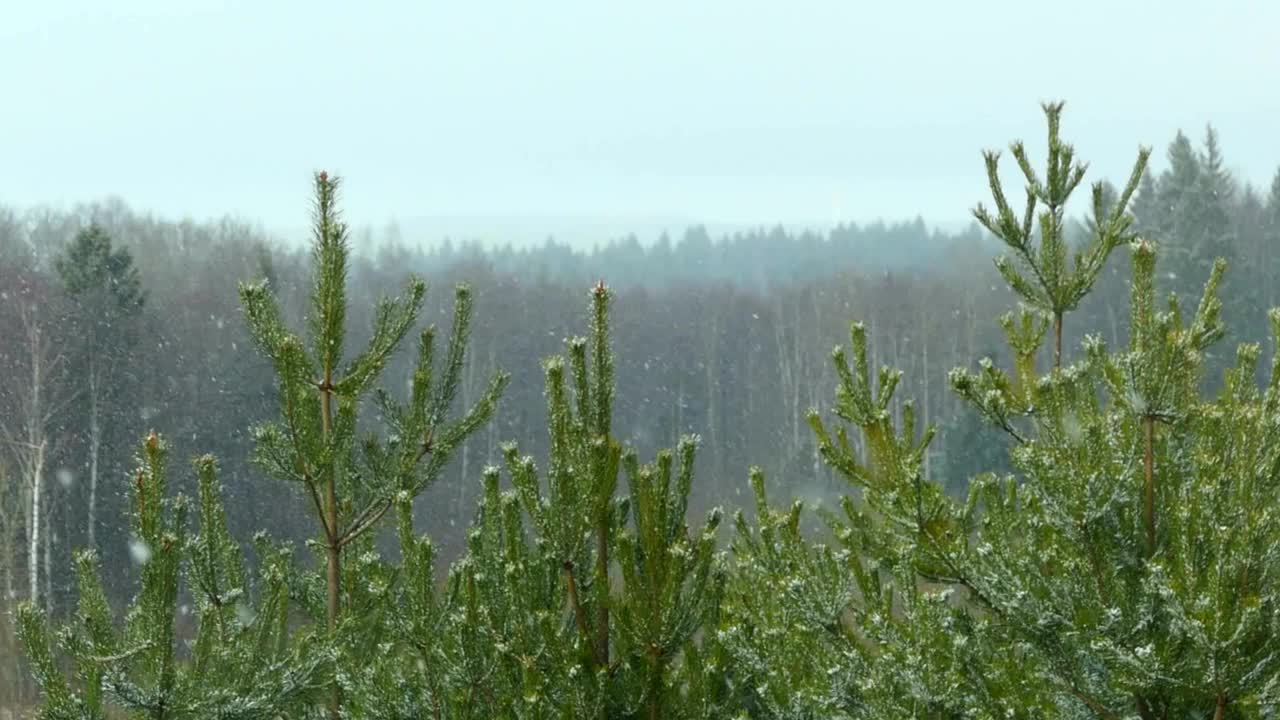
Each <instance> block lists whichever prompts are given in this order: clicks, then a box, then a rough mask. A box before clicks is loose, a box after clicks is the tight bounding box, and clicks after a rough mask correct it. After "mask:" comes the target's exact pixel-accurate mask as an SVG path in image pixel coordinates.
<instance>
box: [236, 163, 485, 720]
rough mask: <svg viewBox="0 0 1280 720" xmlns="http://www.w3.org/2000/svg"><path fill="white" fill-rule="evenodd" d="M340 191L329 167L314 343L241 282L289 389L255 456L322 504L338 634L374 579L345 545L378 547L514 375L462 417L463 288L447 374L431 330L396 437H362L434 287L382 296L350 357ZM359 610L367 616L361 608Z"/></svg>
mask: <svg viewBox="0 0 1280 720" xmlns="http://www.w3.org/2000/svg"><path fill="white" fill-rule="evenodd" d="M338 188H339V180H338V178H336V177H330V176H329V175H328V174H327V173H325V172H319V173H317V174H316V175H315V182H314V189H315V208H314V222H313V228H312V256H313V261H314V266H313V268H312V272H313V274H314V278H313V284H312V289H311V307H310V309H309V314H308V318H307V320H308V329H309V333H308V335H309V337H308V338H307V340H306V341H304V340H303V338H302V337H300V336H299V335H297V334H296V333H294V332H293V331H291V330H290V329H289V328H288V327H287V326H286V325H285V322H284V319H283V317H282V314H281V311H280V309H279V306H278V304H277V302H276V299H275V297H274V296H273V294H272V293H271V292H270V290H269V289H268V287H267V286H266V285H265V284H264V283H258V284H252V285H242V286H241V288H240V296H241V302H242V304H243V306H244V311H245V317H246V320H247V321H248V325H249V330H250V333H251V334H252V336H253V339H254V341H255V342H256V343H257V345H258V347H259V348H260V349H261V351H262V352H263V353H264V354H265V355H266V356H267V357H268V358H270V360H271V362H272V364H273V366H274V368H275V372H276V375H277V379H278V383H279V394H280V410H281V417H280V419H279V420H278V421H276V422H271V423H267V424H264V425H262V426H260V427H258V428H257V429H256V431H255V442H256V445H257V448H256V454H255V460H256V461H257V463H258V464H259V466H260V467H262V468H263V469H264V470H266V471H267V472H268V473H269V474H271V475H273V476H275V477H277V478H280V479H282V480H286V481H289V482H294V483H297V484H298V485H300V486H301V488H302V489H303V490H304V491H305V493H306V494H307V496H308V498H309V500H310V503H311V506H312V509H313V510H314V513H315V518H316V522H317V524H318V525H319V527H320V537H319V542H318V545H319V547H320V549H321V550H322V552H323V556H324V561H325V575H324V580H323V588H324V598H325V601H324V613H323V616H324V618H325V622H326V624H327V626H328V629H329V631H330V632H331V633H336V632H337V631H338V630H339V621H340V620H341V619H342V617H343V616H342V612H341V608H342V605H343V602H344V595H346V594H347V593H349V592H351V588H353V587H354V586H355V585H357V584H359V583H362V582H364V581H365V578H362V577H360V574H359V571H360V570H361V568H363V567H365V566H366V565H369V564H370V563H366V562H364V561H363V557H362V562H361V565H360V566H359V567H356V568H352V569H350V571H348V572H347V573H346V574H344V572H343V567H342V558H343V553H344V550H347V549H348V548H349V547H351V546H353V544H359V543H363V544H364V546H363V547H362V548H359V545H357V546H356V547H357V548H359V549H363V550H365V551H366V552H367V551H370V550H371V545H369V539H368V537H366V536H367V534H368V533H369V531H370V530H371V529H372V528H374V527H375V526H376V524H377V523H378V521H379V520H380V519H381V518H382V517H383V516H384V515H385V514H386V512H387V511H389V510H390V509H391V508H392V507H393V506H394V504H395V503H396V502H397V499H399V498H404V497H408V498H410V499H411V498H413V497H416V496H417V495H419V494H420V493H421V492H422V491H423V490H425V489H426V488H427V487H428V486H430V485H431V483H433V482H434V481H435V480H436V479H437V478H438V477H439V476H440V472H441V471H442V470H443V469H444V467H445V465H446V464H447V463H448V461H449V459H450V457H451V456H452V454H453V453H454V451H455V450H456V449H457V448H458V446H459V445H460V444H461V443H462V442H463V441H465V440H466V438H467V437H468V436H469V435H471V434H472V433H473V432H475V431H476V430H477V429H478V428H480V427H481V426H482V425H483V424H484V423H485V422H487V421H488V420H489V418H490V417H491V416H492V415H493V412H494V408H495V406H496V404H497V401H498V398H499V397H500V395H501V393H502V390H503V388H504V387H505V385H506V383H507V378H508V376H507V375H506V374H505V373H497V374H495V375H494V376H493V378H491V380H490V382H489V385H488V388H487V389H486V390H485V392H484V393H483V394H482V395H481V397H480V398H479V399H478V400H477V401H476V403H475V404H474V405H473V406H472V407H470V408H467V409H466V410H465V412H464V413H463V415H462V416H461V417H456V418H451V417H450V414H449V413H450V412H451V409H452V406H453V403H454V399H455V395H456V394H457V389H458V382H459V377H460V373H461V370H462V367H463V358H464V353H465V351H466V345H467V339H468V333H469V330H470V321H471V301H472V298H471V291H470V289H469V288H467V287H466V286H459V287H458V288H457V291H456V296H455V302H454V318H453V329H452V332H451V335H450V337H449V343H448V348H447V349H446V351H445V360H444V363H443V367H442V368H441V369H440V372H439V375H436V374H435V372H436V370H435V367H434V365H435V328H434V326H432V327H428V328H427V329H425V330H423V331H422V333H421V334H420V336H419V341H418V351H417V357H416V363H415V365H414V369H413V374H412V377H411V379H410V390H409V398H408V400H407V401H406V402H404V403H400V402H398V401H396V400H395V399H394V398H393V397H392V396H391V395H390V394H388V393H386V392H377V393H375V397H376V401H377V406H378V410H379V413H380V417H381V420H382V421H383V422H384V423H385V424H386V426H387V428H388V429H389V433H388V435H387V436H386V437H385V439H381V438H379V437H377V436H376V435H374V434H369V435H366V436H365V437H363V438H359V437H357V420H358V409H359V403H360V401H361V399H362V398H364V397H365V396H366V395H367V394H368V393H370V392H372V391H373V389H374V383H375V382H376V381H377V380H378V378H379V376H380V375H381V373H382V370H383V369H384V367H385V366H386V363H387V361H388V359H389V358H390V357H391V356H392V354H393V353H394V352H395V351H396V350H397V349H398V348H399V346H400V343H401V341H403V340H404V338H405V337H406V336H407V335H408V333H409V331H410V330H411V329H412V328H413V326H414V324H415V323H416V321H417V317H418V311H419V309H420V308H421V306H422V301H423V297H424V295H425V293H426V285H425V283H424V282H423V281H422V280H420V279H417V278H412V279H411V280H410V281H409V283H408V287H407V289H406V292H405V294H404V295H403V296H401V297H399V298H395V299H390V300H383V301H381V302H380V303H379V304H378V307H377V310H376V313H375V318H374V327H373V333H372V338H371V339H370V341H369V343H368V345H367V346H366V347H365V348H364V349H363V350H362V351H360V352H359V353H357V354H355V355H354V356H353V357H350V358H347V357H346V356H345V355H344V351H345V344H344V340H345V335H346V312H347V298H346V283H347V265H348V260H349V254H350V250H349V247H348V229H347V225H346V223H345V222H343V221H342V219H341V217H340V214H339V211H338V204H337V200H338ZM362 555H363V554H361V556H362ZM352 617H354V618H355V620H359V619H360V616H359V615H358V614H353V615H352ZM359 635H360V633H359V631H358V630H353V631H352V632H351V633H348V635H347V636H348V637H349V638H352V639H353V640H352V641H353V646H352V647H353V648H354V647H359V642H358V638H359ZM363 661H364V658H360V657H354V656H350V657H349V656H347V655H346V654H345V653H340V656H339V658H338V661H337V665H336V666H335V668H334V673H335V675H334V678H333V684H332V689H331V694H330V700H329V710H330V716H331V717H333V718H337V717H339V715H340V712H341V692H340V684H341V682H342V680H343V675H344V672H345V671H347V670H350V669H352V667H353V666H355V665H356V664H358V663H360V662H363Z"/></svg>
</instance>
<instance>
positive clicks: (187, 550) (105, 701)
mask: <svg viewBox="0 0 1280 720" xmlns="http://www.w3.org/2000/svg"><path fill="white" fill-rule="evenodd" d="M166 460H167V450H166V448H165V445H164V443H163V442H162V441H161V440H160V438H159V437H157V436H156V435H154V434H152V435H151V436H150V437H148V438H147V440H146V442H145V443H144V444H143V448H142V452H141V455H140V457H139V468H138V470H137V472H136V474H135V476H134V482H133V484H132V487H131V491H132V499H133V505H134V511H133V513H132V514H131V523H130V529H131V531H132V540H131V541H130V554H131V555H132V557H133V560H134V561H135V562H136V563H137V564H138V565H140V566H141V584H140V588H139V591H138V593H137V594H136V596H135V599H134V601H133V603H132V604H131V605H130V607H129V608H128V609H127V611H126V612H125V613H124V620H123V623H122V624H117V622H116V620H115V614H114V613H113V611H112V609H111V607H110V606H109V604H108V602H107V597H106V595H105V593H104V592H103V589H102V584H101V582H100V580H99V577H98V576H99V573H100V570H99V560H98V557H99V556H98V553H97V552H96V551H95V550H93V549H92V548H90V549H87V550H84V551H82V552H80V553H78V554H77V557H76V578H77V584H78V586H79V595H80V600H79V606H78V609H77V612H76V614H75V618H74V620H73V621H72V622H71V623H70V624H68V625H67V626H66V627H64V628H62V629H61V630H60V631H59V632H58V633H57V634H56V637H57V643H56V650H55V644H54V642H53V639H52V638H51V637H50V632H49V630H48V627H47V621H46V619H45V616H44V613H43V612H42V611H41V610H40V609H39V608H38V607H36V606H35V605H32V604H30V603H24V604H23V605H21V606H20V607H19V608H18V613H17V618H18V633H19V636H20V638H21V640H22V643H23V645H24V647H25V650H26V654H27V659H28V661H29V663H30V665H31V667H32V671H33V673H34V675H35V677H36V681H37V682H38V683H39V685H40V687H41V689H42V691H43V693H44V696H45V702H44V704H43V705H42V707H41V709H40V715H39V716H40V717H42V718H49V719H53V718H58V719H71V718H76V719H85V720H88V719H91V718H95V719H96V718H107V717H114V716H115V715H114V714H113V713H112V711H111V710H110V708H116V709H119V710H123V711H126V712H129V713H131V714H132V715H134V716H137V717H146V718H154V719H156V720H178V719H180V718H190V719H192V720H194V719H196V718H200V719H204V718H219V719H221V720H232V719H233V718H235V719H243V720H251V719H252V720H268V719H271V718H276V717H279V716H280V715H281V714H282V713H288V712H291V711H292V710H293V709H295V708H298V707H303V706H305V705H306V704H307V703H309V702H311V701H312V698H313V697H314V696H315V695H317V694H318V693H319V691H320V690H321V689H322V688H323V682H324V673H323V666H322V665H321V663H320V662H319V659H320V658H322V657H323V656H324V651H323V647H322V646H321V645H320V642H321V639H320V638H317V637H314V636H312V635H309V634H305V633H291V632H290V627H289V622H288V620H289V617H288V614H289V607H290V599H289V587H288V584H287V583H286V582H285V577H286V572H287V568H288V565H289V563H290V562H291V558H290V555H291V552H290V551H289V549H288V548H287V547H273V546H272V545H271V543H270V542H269V540H267V539H266V537H265V536H261V537H260V538H259V539H258V543H257V544H258V547H259V552H260V553H261V555H262V569H261V571H260V578H259V584H258V588H259V594H258V596H257V597H256V598H255V597H254V593H253V587H252V585H251V584H250V583H249V581H248V578H247V576H246V573H245V570H244V561H243V558H242V557H241V555H240V549H239V546H238V545H237V544H236V542H235V540H233V539H232V538H231V536H230V535H229V534H228V533H227V529H226V522H225V518H224V513H223V508H222V502H221V500H220V498H219V487H218V483H217V479H216V464H215V462H214V460H213V458H211V457H209V456H207V455H206V456H204V457H201V458H198V459H197V460H196V461H195V463H194V465H195V469H196V474H197V476H198V479H199V488H200V497H199V507H198V512H199V516H200V524H199V528H200V532H199V534H198V535H196V536H195V537H192V536H190V534H189V532H190V531H189V528H188V527H187V521H186V517H187V513H188V512H189V508H190V503H189V502H188V501H187V499H186V498H185V497H183V496H181V495H179V496H177V497H176V498H170V497H168V496H167V495H166V485H167V471H166ZM184 568H185V573H184ZM184 575H185V579H186V582H183V577H184ZM187 595H190V596H192V597H193V598H194V600H195V603H196V607H195V610H194V619H195V622H196V629H195V633H194V638H193V639H188V638H183V637H180V636H179V632H178V626H179V621H180V619H181V618H183V616H185V615H187V613H188V612H189V611H188V608H187V606H186V605H181V606H180V605H179V601H180V598H183V597H185V596H187ZM59 654H61V655H63V656H66V658H67V659H68V660H69V669H70V675H69V676H68V675H67V674H66V673H65V672H64V670H63V665H64V663H62V662H61V661H60V660H59V657H58V655H59Z"/></svg>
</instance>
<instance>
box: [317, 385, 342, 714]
mask: <svg viewBox="0 0 1280 720" xmlns="http://www.w3.org/2000/svg"><path fill="white" fill-rule="evenodd" d="M332 381H333V376H332V374H331V370H329V369H328V368H326V369H325V373H324V386H323V387H322V388H321V390H320V392H321V395H322V396H323V399H324V408H323V415H321V418H320V419H321V432H322V433H323V435H324V440H325V442H328V440H329V430H330V425H331V423H332V422H333V420H332V418H333V392H332V391H331V388H332ZM327 474H328V477H326V478H325V497H324V514H325V517H324V525H325V534H326V535H327V537H326V538H325V539H326V540H327V541H328V544H327V545H326V547H325V550H326V557H327V560H328V563H327V568H326V569H327V575H326V578H325V579H326V585H327V589H328V603H327V607H326V610H327V615H328V618H327V619H328V621H329V622H328V624H329V632H330V633H333V632H335V631H337V629H338V609H339V605H338V600H339V598H338V592H339V590H340V585H341V582H342V573H341V570H342V567H341V564H340V563H341V555H340V553H341V552H342V547H341V546H340V545H339V544H338V540H339V538H340V534H339V533H338V484H337V483H338V478H337V477H336V473H334V472H333V468H329V469H328V473H327ZM334 673H335V674H334V678H333V684H332V685H331V686H330V688H329V717H330V719H331V720H338V719H339V718H340V717H341V715H342V694H341V689H340V688H339V687H338V678H337V668H334Z"/></svg>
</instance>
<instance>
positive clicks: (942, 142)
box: [0, 0, 1280, 241]
mask: <svg viewBox="0 0 1280 720" xmlns="http://www.w3.org/2000/svg"><path fill="white" fill-rule="evenodd" d="M1277 77H1280V3H1277V2H1274V0H1272V1H1269V2H1239V1H1236V2H1232V1H1230V0H1217V1H1215V2H1200V3H1189V2H1176V1H1173V0H1166V1H1165V2H1149V3H1145V2H1118V1H1116V0H1112V1H1110V2H1084V1H1081V0H1075V1H1073V2H1055V3H1045V2H1026V1H1025V0H1016V1H1006V0H1002V1H1000V2H934V3H912V2H876V3H867V2H857V1H855V0H832V1H830V2H801V1H799V0H791V1H788V2H768V3H756V2H748V1H747V0H730V1H726V2H718V1H712V0H675V1H668V0H645V2H635V3H621V2H599V1H598V0H597V1H595V2H559V1H556V0H548V1H546V2H517V1H516V0H509V1H507V2H479V1H477V0H452V1H450V2H432V1H426V0H421V1H418V2H394V3H392V2H342V3H338V2H324V1H317V0H310V1H309V2H301V1H298V2H293V1H288V2H286V1H283V0H256V1H252V2H197V1H192V0H112V1H111V2H100V1H96V0H95V1H93V2H88V1H85V2H68V1H65V0H0V92H2V93H3V96H0V203H4V204H7V205H18V206H28V205H33V204H52V205H56V206H69V205H71V204H74V203H76V202H82V201H92V200H97V199H102V198H104V197H106V196H108V195H118V196H119V197H121V198H123V199H124V200H125V201H126V202H127V203H129V204H130V205H131V206H133V207H134V208H136V209H140V210H148V211H154V212H155V213H157V214H159V215H163V216H169V217H173V218H178V217H182V216H191V217H193V218H196V219H205V218H208V217H212V216H221V215H223V214H233V215H236V216H239V217H240V218H242V219H246V220H250V221H254V222H260V223H262V224H263V225H264V226H266V227H267V228H270V229H274V230H277V231H280V232H290V231H292V230H294V229H296V228H298V227H301V226H303V225H305V223H306V220H307V207H308V205H307V202H308V190H309V178H310V173H311V172H312V171H313V170H315V169H321V168H325V169H329V170H330V171H333V172H337V173H340V174H341V175H343V176H345V178H346V181H347V186H346V194H345V201H346V202H345V207H346V210H347V215H348V219H349V220H350V221H352V222H353V223H355V224H366V223H367V224H371V225H373V226H376V227H380V226H382V225H384V224H385V223H387V222H388V221H389V220H391V219H393V218H396V219H398V220H399V221H400V223H401V225H402V226H405V227H407V228H411V231H410V232H409V233H408V234H413V235H416V234H438V233H444V232H449V233H454V234H464V235H467V234H469V235H486V236H494V235H505V236H507V237H509V238H510V239H514V240H517V241H520V240H525V239H528V238H530V237H534V236H542V235H545V234H547V233H556V234H558V235H560V236H562V237H570V238H574V239H586V238H588V237H591V236H594V235H600V236H603V237H609V236H614V235H620V234H622V233H625V232H627V231H629V230H636V231H638V232H640V233H642V234H643V233H650V232H653V231H654V228H658V227H661V226H664V225H670V226H673V227H679V226H683V225H684V224H686V223H689V222H705V223H709V224H711V225H713V226H732V225H741V224H758V223H768V224H772V223H775V222H779V221H781V222H787V223H793V224H805V225H812V226H827V225H830V224H831V223H833V222H837V221H850V220H852V221H858V222H863V221H869V220H874V219H876V218H881V217H883V218H886V219H897V218H909V217H912V216H915V215H916V214H920V215H923V216H924V217H925V219H926V220H928V221H930V222H937V223H943V224H953V223H957V222H963V221H964V220H965V219H966V217H967V211H968V209H969V208H970V207H971V206H972V205H973V204H974V203H975V202H976V201H978V200H981V199H984V197H985V185H984V179H983V176H982V163H981V157H980V151H981V149H983V148H987V147H998V146H1004V145H1006V144H1007V142H1008V141H1009V140H1011V139H1013V138H1015V137H1022V138H1026V139H1027V140H1028V141H1029V142H1030V145H1031V147H1033V148H1035V149H1036V150H1037V157H1039V152H1040V149H1041V148H1042V147H1043V135H1044V129H1043V118H1042V115H1041V112H1040V109H1039V105H1038V103H1039V101H1040V100H1042V99H1055V98H1061V99H1065V100H1066V101H1067V103H1068V104H1067V113H1066V116H1065V120H1064V134H1065V135H1066V137H1067V138H1068V139H1069V140H1072V141H1074V142H1075V144H1076V146H1077V148H1078V150H1079V152H1080V153H1081V154H1082V155H1083V156H1084V157H1085V158H1086V159H1089V160H1091V169H1092V172H1091V175H1092V176H1093V177H1095V178H1096V177H1099V176H1106V177H1112V178H1120V177H1121V176H1123V175H1124V174H1125V173H1126V172H1127V169H1128V166H1129V164H1130V163H1132V160H1133V157H1134V153H1135V151H1136V149H1137V146H1138V145H1139V144H1149V145H1154V146H1155V147H1156V150H1157V153H1156V160H1157V163H1158V164H1160V165H1163V162H1164V161H1163V153H1164V148H1165V146H1166V145H1167V143H1168V141H1169V140H1170V139H1171V138H1172V136H1173V133H1174V132H1175V131H1176V130H1177V129H1178V128H1185V129H1187V130H1188V131H1189V132H1191V133H1192V134H1193V135H1194V136H1195V138H1196V140H1197V141H1199V138H1200V136H1201V135H1202V134H1203V128H1204V126H1205V124H1206V123H1213V124H1214V125H1215V126H1216V127H1217V128H1218V130H1219V132H1220V135H1221V139H1222V143H1223V146H1224V149H1225V152H1226V155H1227V157H1228V160H1229V161H1230V165H1231V166H1232V168H1233V169H1234V170H1236V171H1237V172H1238V173H1240V175H1241V176H1242V177H1244V178H1245V179H1247V180H1250V181H1253V182H1254V183H1255V184H1265V183H1268V182H1269V181H1270V178H1271V176H1272V174H1273V173H1274V171H1275V168H1276V167H1277V165H1278V164H1280V124H1278V122H1277V120H1278V118H1280V92H1277V90H1276V78H1277ZM430 239H434V238H430Z"/></svg>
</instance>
